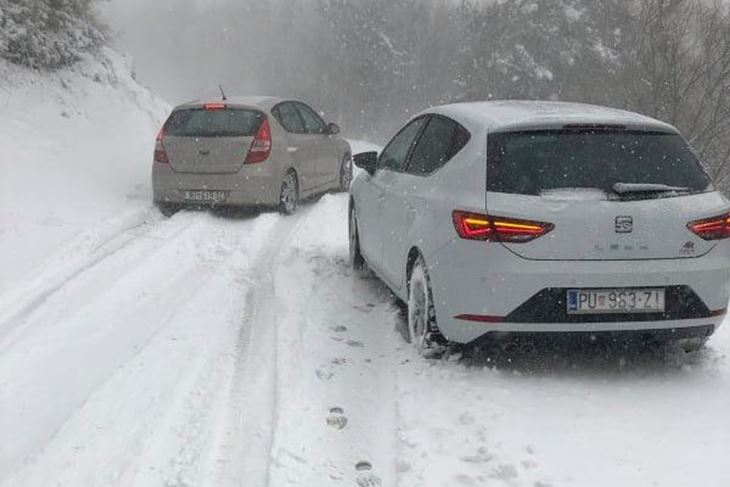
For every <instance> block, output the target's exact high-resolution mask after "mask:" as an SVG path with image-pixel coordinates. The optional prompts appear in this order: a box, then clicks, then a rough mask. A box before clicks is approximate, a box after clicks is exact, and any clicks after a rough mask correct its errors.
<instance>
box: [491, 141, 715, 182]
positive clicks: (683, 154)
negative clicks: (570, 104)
mask: <svg viewBox="0 0 730 487" xmlns="http://www.w3.org/2000/svg"><path fill="white" fill-rule="evenodd" d="M617 183H625V184H656V185H665V186H671V187H680V188H687V190H689V191H691V192H702V191H706V190H708V189H710V187H711V180H710V178H709V176H708V175H707V173H706V172H705V171H704V169H703V168H702V166H701V165H700V163H699V161H698V159H697V157H696V156H695V155H694V154H693V152H692V151H691V150H690V148H689V146H688V145H687V143H686V142H685V140H684V139H683V138H682V137H681V136H679V135H676V134H671V133H663V132H646V131H629V130H541V131H526V132H507V133H495V134H490V136H489V151H488V171H487V190H488V191H494V192H501V193H516V194H529V195H538V194H542V193H545V192H549V191H551V190H562V189H574V188H575V189H585V188H591V189H599V190H603V191H606V192H607V193H611V192H613V188H614V185H616V184H617Z"/></svg>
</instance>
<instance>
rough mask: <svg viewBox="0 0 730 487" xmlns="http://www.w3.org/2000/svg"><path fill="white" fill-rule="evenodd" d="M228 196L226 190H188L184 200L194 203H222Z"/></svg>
mask: <svg viewBox="0 0 730 487" xmlns="http://www.w3.org/2000/svg"><path fill="white" fill-rule="evenodd" d="M226 198H228V193H227V192H226V191H209V190H188V191H185V200H186V201H191V202H194V203H223V202H224V201H226Z"/></svg>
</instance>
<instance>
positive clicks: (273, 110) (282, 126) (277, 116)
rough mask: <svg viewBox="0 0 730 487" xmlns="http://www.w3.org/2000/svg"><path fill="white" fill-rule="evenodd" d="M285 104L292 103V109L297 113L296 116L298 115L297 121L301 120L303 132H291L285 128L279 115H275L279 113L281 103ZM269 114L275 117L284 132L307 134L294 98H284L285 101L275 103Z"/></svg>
mask: <svg viewBox="0 0 730 487" xmlns="http://www.w3.org/2000/svg"><path fill="white" fill-rule="evenodd" d="M286 104H291V105H292V107H293V109H294V112H295V113H296V114H297V117H299V122H301V124H302V130H304V131H303V132H291V131H289V130H287V128H286V127H285V126H284V124H283V123H282V121H281V119H280V116H279V115H277V113H280V107H281V106H282V105H286ZM271 114H272V115H273V116H274V118H275V119H276V121H277V122H278V124H279V125H281V128H283V129H284V131H285V132H286V133H288V134H296V135H308V133H307V126H306V125H305V124H304V119H303V118H302V114H301V113H299V110H298V109H297V107H296V105H295V101H294V100H285V101H282V102H280V103H277V104H276V105H275V106H274V107H273V108H272V109H271Z"/></svg>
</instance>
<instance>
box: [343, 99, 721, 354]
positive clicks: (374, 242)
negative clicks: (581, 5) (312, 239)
mask: <svg viewBox="0 0 730 487" xmlns="http://www.w3.org/2000/svg"><path fill="white" fill-rule="evenodd" d="M355 163H356V164H357V165H358V166H359V167H361V168H363V169H364V171H363V172H362V173H360V174H358V176H357V177H356V178H355V181H354V182H353V185H352V190H351V194H352V198H351V201H350V255H351V259H352V263H353V265H354V266H355V267H362V266H363V265H364V263H367V264H368V265H369V266H370V267H371V268H372V269H373V270H374V271H375V273H376V274H377V275H378V276H380V277H381V278H382V280H383V281H385V283H387V284H388V286H389V287H390V288H391V289H392V290H393V292H394V293H395V294H396V295H397V296H398V297H399V298H400V299H402V300H403V301H404V302H406V303H408V323H409V330H410V336H411V338H412V340H413V342H414V343H415V344H416V345H417V346H418V348H419V349H420V350H422V351H425V350H427V349H428V348H430V346H431V345H433V344H437V345H438V344H439V342H441V343H443V342H444V341H445V340H448V341H451V342H457V343H470V342H473V341H475V340H482V339H487V340H491V339H494V338H497V337H499V338H501V339H503V340H504V339H507V340H518V339H520V338H525V339H530V338H531V335H532V336H535V335H540V334H544V333H546V332H553V333H578V334H585V335H588V336H592V337H593V336H596V335H597V334H602V335H603V334H611V335H615V334H616V333H619V332H620V333H622V334H624V335H628V336H630V337H632V338H636V337H638V338H641V339H642V340H645V339H648V340H650V341H652V342H654V343H663V342H664V343H666V342H668V341H681V343H682V344H683V345H684V347H685V348H686V349H687V350H691V349H697V348H699V347H700V346H701V345H702V344H703V343H704V341H705V340H706V339H707V338H708V337H709V336H710V335H711V334H712V333H713V332H714V331H715V330H716V329H717V328H718V327H719V326H720V325H721V324H722V322H723V320H724V317H725V315H726V314H727V306H728V299H730V202H729V201H728V200H727V199H726V198H725V197H724V196H723V195H722V194H721V193H720V192H718V191H716V190H715V189H714V187H713V185H712V182H711V179H710V177H709V176H708V175H707V173H706V172H705V170H704V169H703V166H702V165H701V164H700V162H699V161H698V159H697V157H696V156H695V154H694V153H693V152H692V151H691V149H690V148H689V146H688V144H687V143H686V142H685V140H684V139H683V138H682V136H681V135H680V133H679V132H678V131H677V129H675V128H674V127H672V126H670V125H667V124H665V123H662V122H659V121H657V120H653V119H650V118H647V117H643V116H641V115H637V114H633V113H629V112H624V111H619V110H614V109H610V108H603V107H597V106H589V105H579V104H567V103H547V102H490V103H466V104H457V105H450V106H442V107H436V108H433V109H431V110H428V111H426V112H424V113H421V114H419V115H416V116H415V117H414V118H413V119H412V120H411V121H410V122H409V123H408V124H407V125H406V126H405V127H404V128H403V130H401V131H400V133H398V135H396V136H395V138H393V140H392V141H391V142H390V144H388V146H387V147H386V148H385V150H384V151H383V152H382V153H381V154H380V155H379V156H378V155H377V154H375V153H365V154H359V155H357V156H356V157H355ZM520 335H522V337H521V336H520ZM511 343H513V342H511Z"/></svg>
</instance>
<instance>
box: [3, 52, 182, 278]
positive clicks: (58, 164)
mask: <svg viewBox="0 0 730 487" xmlns="http://www.w3.org/2000/svg"><path fill="white" fill-rule="evenodd" d="M0 107H2V110H1V111H0V147H1V148H2V152H0V269H3V271H2V273H1V274H0V292H2V291H3V290H5V289H6V288H8V287H10V286H12V285H13V283H14V281H15V280H16V279H17V278H18V277H19V276H21V275H24V274H26V273H28V272H29V271H30V270H32V269H33V268H35V267H37V266H38V265H40V264H41V263H42V262H43V261H44V259H45V257H47V256H48V255H49V254H50V253H52V252H53V251H55V250H57V249H58V247H59V246H62V245H63V244H64V243H66V242H68V241H69V240H71V239H73V238H74V236H77V238H83V236H82V235H79V233H80V232H82V231H83V230H84V229H87V228H90V227H92V226H93V227H96V226H98V225H99V224H100V223H102V222H105V221H107V220H109V219H110V218H112V217H126V218H130V214H134V213H135V212H137V213H138V212H141V211H143V209H144V208H145V207H148V206H149V205H148V203H147V202H148V200H149V183H148V178H149V163H150V158H151V154H152V150H153V144H154V136H155V131H156V130H157V128H158V127H159V125H160V123H161V121H162V120H163V117H164V115H165V113H166V111H167V110H168V107H167V106H166V104H164V103H163V102H162V101H160V100H159V99H158V98H156V97H155V96H153V95H152V94H151V93H150V92H149V91H148V90H146V89H144V88H142V87H141V86H140V85H139V84H137V82H136V81H135V80H134V78H133V76H132V73H131V69H130V66H129V62H128V60H127V59H126V58H124V57H122V56H120V55H119V54H117V53H115V52H114V51H112V50H109V49H104V50H102V52H101V53H100V55H98V56H95V57H91V56H89V57H87V58H86V59H84V60H82V61H81V62H80V63H78V64H77V65H75V66H74V67H73V68H69V69H65V70H61V71H58V72H56V73H53V74H47V73H43V74H41V73H38V72H34V71H31V70H28V69H25V68H20V67H18V66H15V65H12V64H9V63H7V62H6V61H0Z"/></svg>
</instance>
